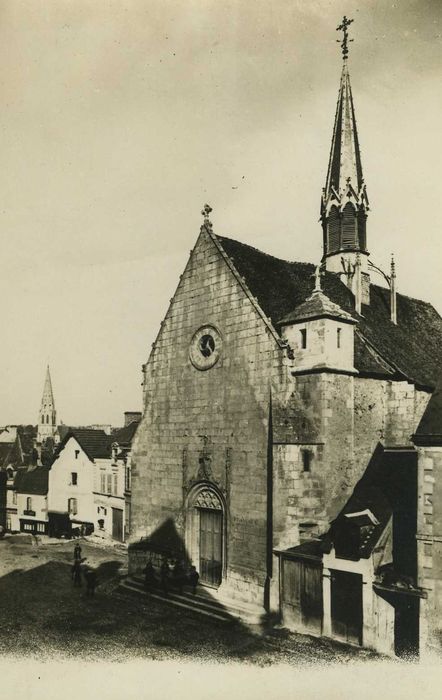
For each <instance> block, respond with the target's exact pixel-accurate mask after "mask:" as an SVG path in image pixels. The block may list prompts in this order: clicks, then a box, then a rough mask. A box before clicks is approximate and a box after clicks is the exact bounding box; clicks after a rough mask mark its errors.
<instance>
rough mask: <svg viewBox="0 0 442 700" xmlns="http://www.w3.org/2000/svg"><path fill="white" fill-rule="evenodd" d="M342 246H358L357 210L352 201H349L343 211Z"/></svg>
mask: <svg viewBox="0 0 442 700" xmlns="http://www.w3.org/2000/svg"><path fill="white" fill-rule="evenodd" d="M342 247H343V248H355V247H356V212H355V210H354V207H353V205H352V204H350V202H347V204H346V205H345V207H344V211H343V213H342Z"/></svg>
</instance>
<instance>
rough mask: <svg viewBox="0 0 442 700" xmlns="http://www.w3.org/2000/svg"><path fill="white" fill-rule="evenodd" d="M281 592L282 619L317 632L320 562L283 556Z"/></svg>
mask: <svg viewBox="0 0 442 700" xmlns="http://www.w3.org/2000/svg"><path fill="white" fill-rule="evenodd" d="M281 593H282V601H281V602H282V614H283V618H284V622H286V623H287V624H288V625H289V626H293V627H294V628H295V629H298V630H305V631H309V632H312V633H313V634H321V632H322V617H323V612H322V565H321V563H320V562H313V561H312V562H305V561H299V560H298V561H293V560H290V559H285V560H283V578H282V591H281Z"/></svg>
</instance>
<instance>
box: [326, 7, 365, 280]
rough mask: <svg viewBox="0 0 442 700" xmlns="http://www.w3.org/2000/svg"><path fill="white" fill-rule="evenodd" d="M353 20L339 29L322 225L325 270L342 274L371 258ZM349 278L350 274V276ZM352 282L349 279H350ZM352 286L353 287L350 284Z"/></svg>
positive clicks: (344, 23) (344, 21)
mask: <svg viewBox="0 0 442 700" xmlns="http://www.w3.org/2000/svg"><path fill="white" fill-rule="evenodd" d="M352 22H353V20H350V19H347V17H345V16H344V19H343V21H342V24H341V25H339V27H337V29H338V31H343V38H342V40H339V43H340V44H341V49H342V56H343V66H342V74H341V82H340V86H339V94H338V104H337V107H336V116H335V123H334V129H333V137H332V145H331V151H330V159H329V164H328V170H327V179H326V183H325V188H324V189H323V192H322V199H321V222H322V228H323V235H324V256H323V258H324V260H325V262H326V268H327V269H328V270H332V271H333V272H341V273H342V272H343V270H344V264H345V265H346V269H347V270H348V269H350V268H349V264H350V266H351V265H355V264H356V255H357V254H362V258H363V259H364V260H363V261H362V267H363V269H364V270H365V269H366V266H367V261H366V258H367V257H368V252H367V246H366V219H367V212H368V208H369V205H368V197H367V192H366V188H365V183H364V178H363V175H362V163H361V153H360V149H359V138H358V131H357V127H356V117H355V110H354V104H353V96H352V92H351V85H350V74H349V70H348V44H349V42H351V41H353V39H349V38H348V27H349V25H350V24H351V23H352ZM347 277H348V275H347ZM347 281H348V282H349V280H347ZM349 286H352V285H351V284H350V282H349Z"/></svg>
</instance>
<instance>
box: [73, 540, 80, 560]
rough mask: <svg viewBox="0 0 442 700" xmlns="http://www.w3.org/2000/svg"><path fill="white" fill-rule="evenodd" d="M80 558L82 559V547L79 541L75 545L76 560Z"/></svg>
mask: <svg viewBox="0 0 442 700" xmlns="http://www.w3.org/2000/svg"><path fill="white" fill-rule="evenodd" d="M77 560H80V561H81V547H80V545H79V543H78V542H77V543H76V544H75V547H74V561H77Z"/></svg>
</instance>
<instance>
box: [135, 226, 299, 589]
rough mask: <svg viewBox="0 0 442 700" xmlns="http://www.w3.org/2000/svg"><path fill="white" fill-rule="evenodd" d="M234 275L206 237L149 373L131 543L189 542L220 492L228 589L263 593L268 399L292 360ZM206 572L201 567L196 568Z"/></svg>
mask: <svg viewBox="0 0 442 700" xmlns="http://www.w3.org/2000/svg"><path fill="white" fill-rule="evenodd" d="M232 268H233V266H232V265H231V264H230V265H229V264H228V261H227V260H226V259H225V257H224V256H223V255H222V251H221V250H220V248H219V246H217V245H216V240H214V238H213V236H212V235H211V234H209V233H208V232H206V231H205V230H204V229H203V231H202V233H201V235H200V237H199V238H198V241H197V243H196V245H195V248H194V250H193V251H192V253H191V256H190V259H189V261H188V264H187V266H186V269H185V272H184V274H183V275H182V277H181V279H180V282H179V285H178V288H177V290H176V293H175V295H174V297H173V299H172V300H171V304H170V307H169V310H168V312H167V314H166V317H165V319H164V321H163V323H162V326H161V330H160V332H159V334H158V337H157V339H156V342H155V344H154V347H153V350H152V353H151V356H150V358H149V361H148V362H147V364H146V365H145V368H144V372H145V374H144V395H145V412H144V415H143V419H142V421H141V423H140V426H139V429H138V431H137V435H136V438H135V440H134V444H133V461H132V464H133V471H132V476H133V482H132V499H133V506H132V534H133V539H134V540H136V539H138V538H140V537H142V536H147V535H150V536H152V535H154V534H155V533H158V532H159V531H161V532H162V533H165V534H164V537H165V539H167V538H168V537H169V538H170V539H171V540H172V539H173V538H175V539H178V540H179V539H180V538H181V540H182V541H183V543H184V540H185V521H186V517H188V513H187V507H186V506H187V498H188V494H189V491H190V489H191V488H192V485H194V484H195V483H196V482H198V481H204V480H206V481H207V482H209V483H211V484H213V485H214V486H215V488H217V489H218V491H219V492H220V494H221V495H222V497H223V498H224V499H225V504H226V511H227V514H228V531H227V533H226V539H227V545H228V556H227V558H226V559H225V567H226V572H225V575H226V580H227V583H228V584H229V586H230V588H231V589H235V587H236V588H237V589H238V593H239V594H240V593H241V590H240V589H241V586H244V585H245V584H244V581H245V580H248V581H249V584H250V585H252V586H254V585H258V586H259V587H263V586H264V583H265V579H266V575H267V573H266V561H267V559H268V551H269V550H270V551H271V541H270V539H269V538H270V532H269V530H268V528H269V527H270V526H268V505H269V504H268V500H267V492H268V477H269V475H268V468H269V465H268V454H269V446H268V440H269V435H268V426H269V410H270V393H271V392H270V389H271V384H272V382H274V383H275V384H276V385H278V384H279V382H280V381H285V378H286V377H287V376H288V373H287V369H286V366H285V363H286V361H287V359H286V353H285V350H284V349H283V346H282V344H281V343H280V342H278V340H277V338H276V337H275V334H274V332H273V329H272V328H271V327H270V324H269V323H268V322H266V321H265V319H264V318H263V315H262V312H260V309H259V308H258V307H257V304H256V303H254V302H253V299H251V298H250V297H249V295H248V293H247V289H246V288H245V286H244V285H243V284H242V283H241V280H240V279H238V277H237V276H236V274H235V271H234V269H232ZM206 324H207V325H211V326H214V327H215V328H216V329H217V330H218V332H219V333H220V335H221V338H222V351H221V356H220V358H219V360H218V362H217V363H216V364H215V366H214V367H212V368H211V369H207V370H203V371H202V370H198V369H196V368H195V367H194V366H193V364H192V362H191V361H190V358H189V347H190V344H191V341H192V337H193V335H194V333H195V331H197V329H199V328H200V327H201V326H204V325H206ZM195 563H196V564H197V565H198V562H195Z"/></svg>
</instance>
